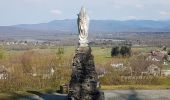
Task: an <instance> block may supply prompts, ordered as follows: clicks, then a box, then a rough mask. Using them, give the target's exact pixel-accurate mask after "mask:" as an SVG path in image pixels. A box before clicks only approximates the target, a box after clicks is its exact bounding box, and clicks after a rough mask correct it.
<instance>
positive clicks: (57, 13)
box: [50, 9, 62, 15]
mask: <svg viewBox="0 0 170 100" xmlns="http://www.w3.org/2000/svg"><path fill="white" fill-rule="evenodd" d="M50 13H52V14H55V15H61V14H62V11H60V10H59V9H54V10H51V11H50Z"/></svg>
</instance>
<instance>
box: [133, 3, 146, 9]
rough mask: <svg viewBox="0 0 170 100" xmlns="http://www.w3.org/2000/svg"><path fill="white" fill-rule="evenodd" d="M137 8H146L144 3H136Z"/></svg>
mask: <svg viewBox="0 0 170 100" xmlns="http://www.w3.org/2000/svg"><path fill="white" fill-rule="evenodd" d="M135 6H136V7H137V8H140V9H143V8H144V5H142V4H136V5H135Z"/></svg>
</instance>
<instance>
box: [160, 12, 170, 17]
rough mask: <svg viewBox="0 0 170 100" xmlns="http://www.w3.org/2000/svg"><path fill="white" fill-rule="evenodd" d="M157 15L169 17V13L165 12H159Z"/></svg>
mask: <svg viewBox="0 0 170 100" xmlns="http://www.w3.org/2000/svg"><path fill="white" fill-rule="evenodd" d="M159 14H160V15H164V16H166V15H169V13H168V12H167V11H160V12H159Z"/></svg>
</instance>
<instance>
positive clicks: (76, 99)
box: [68, 46, 104, 100]
mask: <svg viewBox="0 0 170 100" xmlns="http://www.w3.org/2000/svg"><path fill="white" fill-rule="evenodd" d="M69 87H70V89H69V94H68V97H69V99H70V100H104V93H103V92H101V91H99V88H100V84H99V81H98V77H97V73H96V70H95V65H94V60H93V55H92V54H91V48H90V47H89V46H88V47H79V48H78V49H77V51H76V54H75V56H74V59H73V72H72V76H71V80H70V86H69Z"/></svg>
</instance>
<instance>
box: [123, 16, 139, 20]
mask: <svg viewBox="0 0 170 100" xmlns="http://www.w3.org/2000/svg"><path fill="white" fill-rule="evenodd" d="M126 19H128V20H134V19H137V17H136V16H127V18H126Z"/></svg>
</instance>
